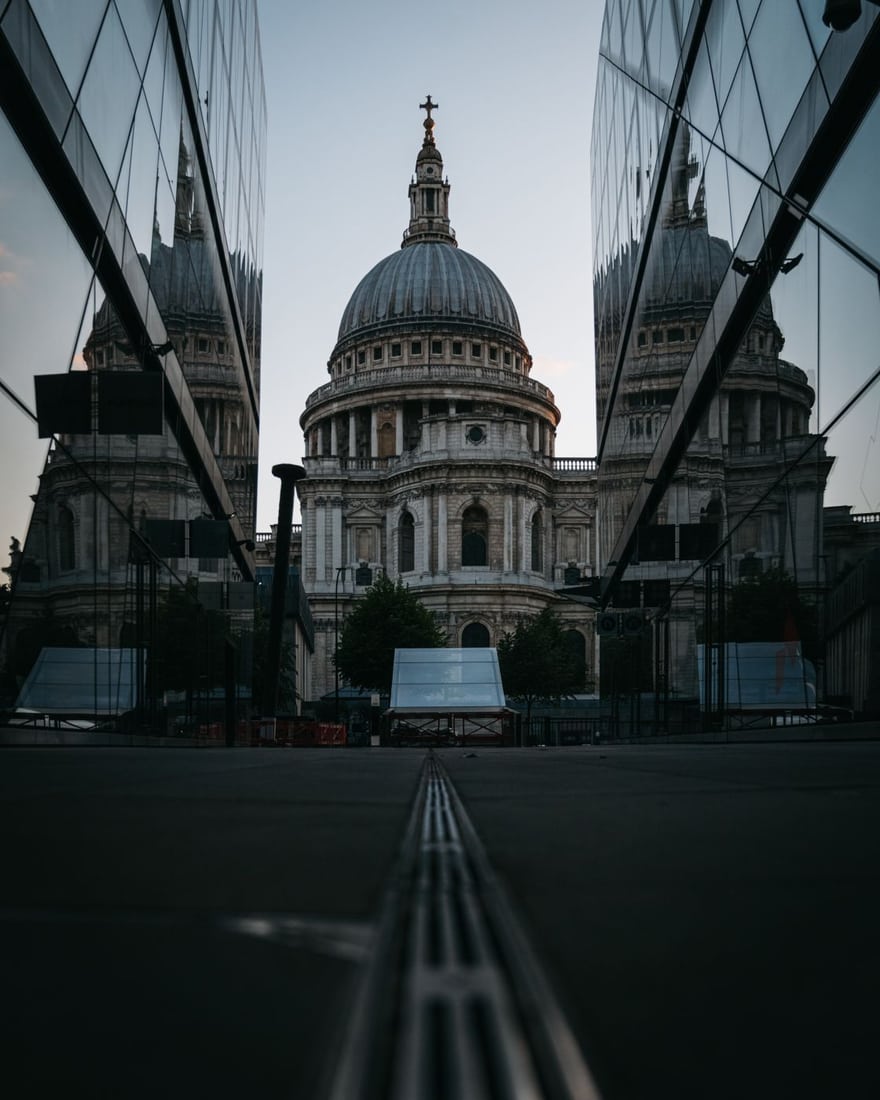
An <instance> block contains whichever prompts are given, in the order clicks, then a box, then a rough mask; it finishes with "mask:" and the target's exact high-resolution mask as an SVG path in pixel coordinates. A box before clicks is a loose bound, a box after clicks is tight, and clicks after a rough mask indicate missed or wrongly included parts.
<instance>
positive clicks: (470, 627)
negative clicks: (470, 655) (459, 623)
mask: <svg viewBox="0 0 880 1100" xmlns="http://www.w3.org/2000/svg"><path fill="white" fill-rule="evenodd" d="M461 644H462V648H465V649H486V648H487V647H488V645H489V630H488V628H487V627H485V626H483V624H482V623H468V624H467V626H466V627H465V628H464V630H463V631H462V632H461Z"/></svg>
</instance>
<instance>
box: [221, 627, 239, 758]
mask: <svg viewBox="0 0 880 1100" xmlns="http://www.w3.org/2000/svg"><path fill="white" fill-rule="evenodd" d="M235 704H236V689H235V646H234V645H233V644H232V642H231V641H230V639H229V638H224V639H223V711H224V713H223V717H224V719H225V724H226V746H227V748H232V747H233V746H234V745H235V727H236V722H237V719H238V713H237V711H238V708H237V707H236V705H235Z"/></svg>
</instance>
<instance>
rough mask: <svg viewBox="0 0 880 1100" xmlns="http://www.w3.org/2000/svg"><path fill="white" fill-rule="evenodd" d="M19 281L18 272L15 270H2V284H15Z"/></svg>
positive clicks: (0, 275)
mask: <svg viewBox="0 0 880 1100" xmlns="http://www.w3.org/2000/svg"><path fill="white" fill-rule="evenodd" d="M17 282H18V273H17V272H15V271H0V286H14V285H15V284H16V283H17Z"/></svg>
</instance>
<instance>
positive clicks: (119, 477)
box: [19, 140, 259, 646]
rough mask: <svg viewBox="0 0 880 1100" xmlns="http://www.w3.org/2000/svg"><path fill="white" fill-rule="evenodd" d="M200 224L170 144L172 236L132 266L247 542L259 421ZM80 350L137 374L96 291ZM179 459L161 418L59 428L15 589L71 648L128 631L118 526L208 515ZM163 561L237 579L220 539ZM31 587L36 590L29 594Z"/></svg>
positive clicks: (91, 362)
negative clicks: (52, 621) (97, 596)
mask: <svg viewBox="0 0 880 1100" xmlns="http://www.w3.org/2000/svg"><path fill="white" fill-rule="evenodd" d="M205 221H206V212H205V209H204V200H203V199H202V198H201V196H200V195H199V185H198V180H197V178H196V177H195V176H194V173H193V170H192V158H191V156H190V155H189V153H188V152H187V149H186V148H185V146H184V143H183V141H182V140H181V144H180V154H179V160H178V176H177V206H176V210H175V217H174V224H173V240H172V241H171V242H169V243H166V242H165V241H164V240H163V239H162V227H161V226H160V225H159V224H158V223H156V224H154V232H153V247H152V253H151V256H150V257H149V259H147V258H146V257H144V256H141V257H140V262H141V264H142V266H143V268H144V272H145V274H146V276H147V278H148V280H149V285H150V291H151V294H152V297H153V299H154V301H155V304H156V306H157V307H158V309H159V312H160V313H161V315H162V318H163V321H164V324H165V328H166V332H167V335H168V340H169V343H170V344H171V345H173V350H174V353H175V355H176V357H177V360H178V361H179V363H180V365H181V368H182V373H183V377H184V379H185V380H186V384H187V387H188V389H189V392H190V395H191V397H192V400H193V404H194V408H195V410H196V412H197V414H198V416H199V418H200V420H201V423H202V426H203V429H204V432H205V436H206V437H207V440H208V443H209V445H210V448H211V450H212V452H213V455H214V458H215V459H216V461H217V464H218V466H219V468H220V471H221V473H222V476H223V480H224V482H225V484H226V486H227V490H228V492H229V496H230V499H231V501H232V505H233V509H234V514H235V516H236V517H237V518H238V520H239V522H240V524H241V528H242V531H243V532H244V533H245V535H246V537H248V538H252V537H253V533H254V526H255V514H256V469H257V442H258V441H257V429H256V424H255V421H254V418H253V415H252V413H251V409H250V398H249V395H248V392H247V387H248V382H247V381H246V375H245V371H244V370H243V369H242V365H241V355H240V352H239V348H238V346H237V343H236V337H235V329H234V327H233V325H232V323H231V319H230V317H229V316H228V308H229V307H228V305H227V306H224V302H225V301H228V299H227V296H226V294H225V291H224V289H223V287H222V285H221V283H220V272H219V270H218V269H217V264H216V260H215V257H214V253H213V249H212V247H211V245H210V244H209V242H208V239H207V236H206V232H205ZM232 260H233V264H234V267H235V270H236V273H237V277H238V286H237V288H236V289H237V292H238V300H239V301H240V302H242V303H245V302H247V301H251V302H255V301H257V289H258V286H257V284H258V278H257V275H256V273H255V272H254V270H253V268H250V269H247V268H246V267H245V266H244V264H243V263H239V262H238V258H237V257H232ZM251 332H252V344H251V346H252V348H253V350H254V351H257V350H258V341H259V321H258V319H257V318H256V317H254V318H252V324H251ZM82 358H83V361H84V364H85V366H86V368H87V369H88V370H90V371H99V372H105V371H136V370H139V369H140V366H139V361H140V357H139V355H138V354H137V352H136V349H134V348H133V347H132V345H131V343H130V340H129V338H128V336H127V334H126V331H125V329H124V327H123V325H122V324H121V322H120V319H119V316H118V314H117V312H116V310H115V309H114V307H113V305H112V304H111V303H110V301H109V300H107V299H105V300H104V302H103V303H102V304H101V305H100V307H99V308H98V310H97V311H96V313H95V315H94V319H93V325H92V329H91V332H90V333H89V335H88V339H87V340H86V343H85V345H84V347H83V349H82ZM188 458H189V456H188V455H187V454H186V452H185V450H184V449H183V448H182V447H181V444H180V442H179V440H178V436H177V433H176V431H175V425H174V424H173V423H172V424H166V426H165V430H164V434H163V435H161V436H156V435H137V436H124V435H118V434H114V435H110V436H102V435H98V436H96V437H94V438H93V436H92V435H91V434H90V435H88V436H85V435H82V436H81V435H64V436H61V437H60V438H59V441H58V444H57V445H55V446H53V448H52V449H51V452H50V455H49V460H48V462H47V466H46V470H45V472H44V474H43V477H42V479H41V482H40V491H39V494H38V499H37V501H36V502H35V509H34V516H33V519H32V521H31V527H30V530H29V533H28V539H27V543H26V549H25V553H24V556H23V564H24V566H25V572H24V575H23V577H22V579H23V581H24V583H23V584H22V585H21V586H20V591H19V594H20V596H28V595H30V597H31V598H30V599H29V600H27V603H28V604H30V605H31V614H34V613H35V612H36V608H37V607H38V606H39V607H41V608H42V613H43V614H46V613H51V614H52V616H53V617H54V618H57V619H58V620H59V622H60V623H63V625H64V627H65V628H66V630H65V637H68V638H71V639H74V640H75V641H76V642H77V643H79V644H90V645H103V646H107V645H115V644H118V643H119V641H120V638H122V637H124V636H129V635H130V633H131V630H132V620H133V617H134V607H133V602H132V593H131V591H130V585H131V582H132V576H131V568H132V560H131V550H130V540H131V536H130V530H131V529H132V528H133V529H134V530H136V531H139V532H140V533H141V534H142V535H143V534H145V532H146V530H147V527H146V525H147V523H148V522H149V521H151V520H162V521H166V520H178V521H184V522H186V521H190V520H198V519H201V518H208V516H209V513H208V511H207V504H206V501H205V499H204V495H203V492H202V489H201V488H200V486H199V484H198V482H197V480H196V479H195V477H194V476H193V472H192V469H191V466H190V462H189V460H188ZM96 486H97V487H98V489H99V490H100V492H99V493H97V494H96V493H95V491H94V490H95V487H96ZM218 549H219V548H218ZM162 556H163V557H164V558H165V560H166V562H167V564H168V567H169V568H170V569H171V570H173V571H174V572H176V573H178V574H180V575H183V576H198V577H200V578H201V579H202V580H223V579H229V578H230V577H231V576H238V573H237V571H236V572H235V573H230V571H229V566H228V564H227V550H226V548H225V547H224V548H222V549H221V550H220V552H215V553H212V554H206V553H204V552H202V553H198V552H197V548H196V550H193V549H192V547H190V545H189V544H188V543H186V542H184V543H183V544H182V545H180V546H177V547H172V548H171V549H170V550H168V549H166V551H165V552H164V553H163V555H162ZM95 561H97V562H98V563H99V565H100V569H101V571H102V573H104V575H105V582H106V583H105V590H104V592H103V593H102V598H101V600H100V601H98V602H97V605H96V604H95V601H94V597H93V591H92V574H93V571H94V564H95ZM31 583H33V584H34V586H35V587H34V588H33V589H31V590H30V592H29V589H30V588H31ZM37 583H39V588H38V589H37V587H36V584H37ZM23 606H24V605H23ZM96 606H97V612H98V613H97V614H95V609H96ZM20 610H21V609H20Z"/></svg>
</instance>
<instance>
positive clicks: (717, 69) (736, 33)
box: [706, 0, 745, 104]
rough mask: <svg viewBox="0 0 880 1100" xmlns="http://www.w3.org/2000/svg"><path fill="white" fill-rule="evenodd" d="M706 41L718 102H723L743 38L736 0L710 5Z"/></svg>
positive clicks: (739, 55)
mask: <svg viewBox="0 0 880 1100" xmlns="http://www.w3.org/2000/svg"><path fill="white" fill-rule="evenodd" d="M706 42H707V43H708V46H709V55H710V58H711V61H712V76H713V78H714V80H715V91H716V94H717V96H718V102H719V103H720V104H723V103H724V101H725V100H726V99H727V93H728V92H729V91H730V85H731V84H732V83H733V77H734V74H735V73H736V70H737V68H738V67H739V63H740V59H741V58H742V52H743V47H744V46H745V38H744V36H743V30H742V23H741V22H740V18H739V11H738V9H737V6H736V0H724V2H723V3H719V2H717V0H716V3H714V4H713V5H712V8H711V10H710V12H709V19H708V23H707V26H706Z"/></svg>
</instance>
